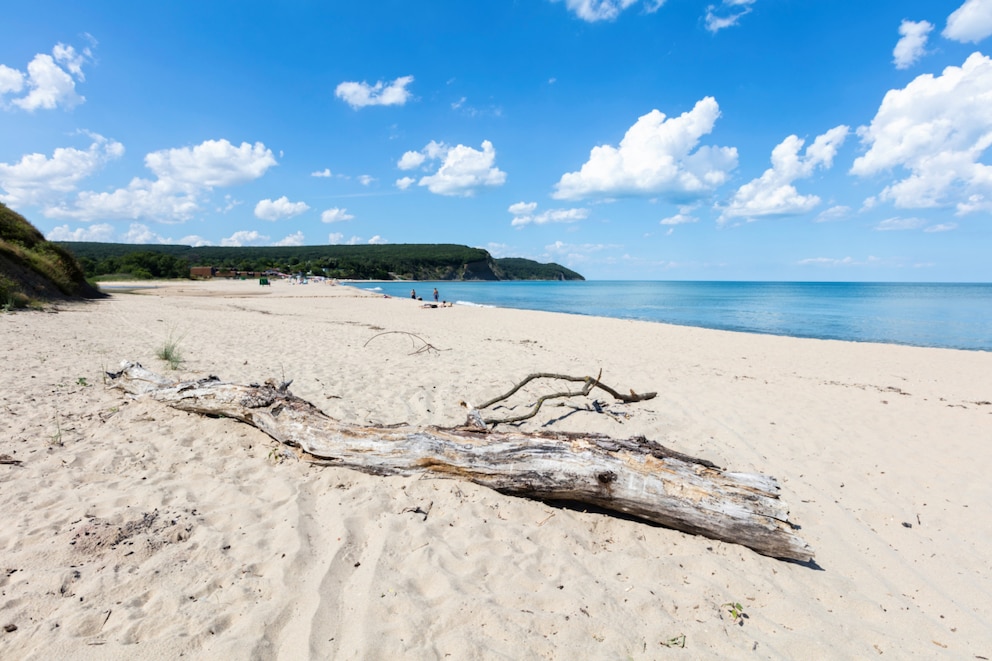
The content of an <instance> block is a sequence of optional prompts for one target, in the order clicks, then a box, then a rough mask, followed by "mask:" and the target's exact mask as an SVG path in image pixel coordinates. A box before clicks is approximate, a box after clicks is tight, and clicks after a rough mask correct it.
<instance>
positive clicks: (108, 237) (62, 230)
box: [45, 223, 114, 243]
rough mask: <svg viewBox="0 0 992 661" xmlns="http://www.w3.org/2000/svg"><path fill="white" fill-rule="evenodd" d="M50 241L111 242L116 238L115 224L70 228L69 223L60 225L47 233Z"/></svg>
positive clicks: (46, 236)
mask: <svg viewBox="0 0 992 661" xmlns="http://www.w3.org/2000/svg"><path fill="white" fill-rule="evenodd" d="M45 238H46V239H48V240H49V241H97V242H99V243H111V242H113V240H114V226H113V225H111V224H109V223H96V224H94V225H89V226H87V227H77V228H76V229H74V230H71V229H69V226H68V225H60V226H58V227H56V228H54V229H53V230H52V231H51V232H49V233H48V234H47V235H45Z"/></svg>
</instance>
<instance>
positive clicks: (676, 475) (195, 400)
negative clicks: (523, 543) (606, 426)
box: [109, 363, 813, 562]
mask: <svg viewBox="0 0 992 661" xmlns="http://www.w3.org/2000/svg"><path fill="white" fill-rule="evenodd" d="M109 376H110V377H111V380H112V382H113V384H114V385H115V387H118V388H120V389H122V390H124V391H125V392H128V393H131V394H135V395H141V394H145V395H147V396H150V397H152V398H154V399H156V400H158V401H160V402H162V403H164V404H167V405H168V406H171V407H173V408H176V409H179V410H183V411H190V412H194V413H200V414H205V415H210V416H223V417H229V418H233V419H235V420H240V421H242V422H245V423H247V424H250V425H253V426H254V427H257V428H258V429H260V430H261V431H263V432H265V433H266V434H268V435H269V436H271V437H272V438H273V439H275V440H277V441H279V442H280V443H284V444H286V445H289V446H293V447H299V448H300V449H302V450H303V451H304V452H306V453H308V454H310V455H312V456H313V457H317V458H320V459H323V460H325V461H326V462H328V463H331V464H333V465H339V466H344V467H348V468H352V469H355V470H359V471H363V472H366V473H372V474H376V475H416V474H423V473H429V474H432V475H434V476H438V477H447V478H457V479H462V480H467V481H470V482H474V483H476V484H480V485H483V486H486V487H489V488H491V489H494V490H496V491H499V492H501V493H505V494H511V495H514V496H522V497H527V498H534V499H539V500H549V501H568V502H573V503H577V504H588V505H594V506H596V507H598V508H602V509H604V510H610V511H613V512H621V513H623V514H626V515H630V516H633V517H637V518H640V519H644V520H646V521H651V522H654V523H657V524H661V525H663V526H666V527H669V528H674V529H676V530H681V531H683V532H687V533H692V534H696V535H703V536H705V537H708V538H711V539H717V540H721V541H724V542H730V543H734V544H740V545H743V546H746V547H748V548H750V549H753V550H754V551H756V552H758V553H761V554H763V555H767V556H770V557H773V558H782V559H787V560H796V561H799V562H808V561H811V560H812V559H813V551H812V549H810V547H809V545H808V544H806V542H805V541H803V540H802V539H801V538H800V537H799V536H798V535H797V533H796V530H797V526H795V525H793V524H791V523H790V522H789V520H788V509H787V507H786V505H785V503H784V502H783V501H782V500H781V498H780V496H779V486H778V484H777V482H776V480H775V478H773V477H769V476H766V475H759V474H750V473H733V472H729V471H725V470H723V469H721V468H719V467H717V466H715V465H714V464H712V463H711V462H708V461H705V460H701V459H696V458H693V457H689V456H687V455H683V454H681V453H678V452H675V451H672V450H669V449H668V448H665V447H664V446H662V445H660V444H658V443H656V442H654V441H650V440H648V439H645V438H642V437H637V438H628V439H614V438H610V437H607V436H603V435H597V434H575V433H564V432H536V433H522V432H487V431H484V430H480V429H472V428H468V427H465V428H453V429H443V428H434V427H429V428H415V427H405V426H404V427H364V426H355V425H348V424H344V423H342V422H339V421H337V420H335V419H333V418H330V417H328V416H327V415H325V414H324V413H323V412H322V411H320V410H319V409H318V408H317V407H315V406H313V405H312V404H311V403H309V402H307V401H306V400H303V399H300V398H298V397H295V396H294V395H292V394H290V392H289V390H288V385H289V384H288V383H287V384H282V385H279V386H277V385H276V384H274V383H272V382H267V383H265V384H249V385H238V384H231V383H224V382H221V381H220V380H219V379H217V377H209V378H206V379H201V380H198V381H188V382H183V383H176V382H175V381H173V380H171V379H168V378H166V377H163V376H160V375H158V374H155V373H153V372H150V371H149V370H146V369H144V368H143V367H141V366H140V365H138V364H136V363H125V364H124V365H123V368H122V370H121V371H120V372H118V373H114V374H110V375H109Z"/></svg>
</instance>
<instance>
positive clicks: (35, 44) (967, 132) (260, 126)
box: [0, 0, 992, 281]
mask: <svg viewBox="0 0 992 661" xmlns="http://www.w3.org/2000/svg"><path fill="white" fill-rule="evenodd" d="M8 4H10V3H8ZM2 25H3V33H4V39H2V40H0V201H3V202H4V203H5V204H7V205H8V206H10V207H11V208H13V209H15V210H17V211H19V212H20V213H22V214H24V215H25V216H26V217H27V218H28V219H29V220H31V221H32V222H33V223H34V224H35V225H36V226H37V227H38V228H39V229H40V230H41V231H42V232H44V233H45V234H46V236H48V237H49V238H51V239H56V240H85V241H115V242H133V243H157V242H166V243H187V244H211V245H276V244H283V245H285V244H294V245H295V244H299V245H304V244H305V245H320V244H328V243H440V242H443V243H460V244H466V245H471V246H478V247H482V248H486V249H488V250H489V251H490V252H491V253H492V254H493V255H495V256H497V257H503V256H520V257H528V258H531V259H536V260H539V261H555V262H559V263H561V264H565V265H567V266H569V267H571V268H574V269H576V270H578V271H579V272H581V273H583V274H584V275H585V276H586V277H588V278H591V279H665V280H669V279H672V280H682V279H716V280H724V279H727V280H737V279H754V280H892V281H990V280H992V259H990V257H989V254H988V253H989V252H990V250H989V249H990V247H992V223H990V218H992V165H990V164H989V163H990V162H992V161H990V158H989V156H990V154H989V146H990V145H992V58H990V56H989V55H986V51H987V50H989V47H990V44H992V40H990V39H989V36H990V35H992V0H967V1H964V2H963V1H962V0H950V1H947V2H941V1H938V0H930V1H926V2H924V1H922V0H870V1H869V2H860V3H854V2H839V1H838V0H703V1H696V0H473V2H464V1H459V2H449V1H447V0H438V1H434V2H418V3H413V2H409V1H408V0H386V1H376V0H371V1H370V2H366V3H352V2H349V3H345V2H334V1H332V0H323V1H319V2H318V1H316V0H288V1H284V2H276V1H270V2H258V1H254V0H234V1H228V0H209V1H205V0H197V1H196V2H187V1H185V0H173V1H171V2H168V3H146V2H132V3H120V2H106V1H105V0H90V1H88V2H85V3H83V2H67V1H61V2H57V1H49V0H32V2H20V3H13V6H9V7H6V8H5V9H4V11H3V19H2Z"/></svg>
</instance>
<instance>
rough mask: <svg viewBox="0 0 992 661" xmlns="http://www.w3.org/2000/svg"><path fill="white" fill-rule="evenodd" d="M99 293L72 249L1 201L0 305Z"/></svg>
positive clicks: (26, 303)
mask: <svg viewBox="0 0 992 661" xmlns="http://www.w3.org/2000/svg"><path fill="white" fill-rule="evenodd" d="M99 296H102V294H100V292H99V291H98V290H97V289H96V288H95V287H93V286H91V285H90V284H89V283H88V282H86V278H85V275H84V273H83V269H82V267H81V266H80V265H79V263H78V262H77V261H76V259H75V257H73V255H72V253H70V252H69V251H68V250H66V249H65V248H63V247H61V246H59V245H57V244H55V243H52V242H50V241H46V240H45V237H44V236H42V234H41V232H39V231H38V230H37V229H36V228H35V227H34V226H33V225H32V224H31V223H29V222H28V221H27V220H26V219H25V218H24V216H22V215H21V214H19V213H17V212H16V211H13V210H11V209H9V208H8V207H7V206H6V205H4V204H2V203H0V306H2V307H3V308H4V309H11V308H14V307H24V306H26V305H30V304H34V303H41V302H46V301H56V300H65V299H71V298H97V297H99Z"/></svg>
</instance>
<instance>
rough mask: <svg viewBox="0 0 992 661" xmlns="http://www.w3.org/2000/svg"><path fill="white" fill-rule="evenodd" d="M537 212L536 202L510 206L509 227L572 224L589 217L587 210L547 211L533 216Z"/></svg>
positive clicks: (518, 203)
mask: <svg viewBox="0 0 992 661" xmlns="http://www.w3.org/2000/svg"><path fill="white" fill-rule="evenodd" d="M536 210H537V203H536V202H517V203H516V204H511V205H510V208H509V212H510V213H511V214H513V220H512V221H511V222H510V225H512V226H513V227H524V226H526V225H530V224H531V223H533V224H534V225H546V224H548V223H574V222H578V221H580V220H584V219H585V218H588V217H589V210H588V209H549V210H547V211H543V212H541V213H538V214H535V213H534V212H535V211H536Z"/></svg>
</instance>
